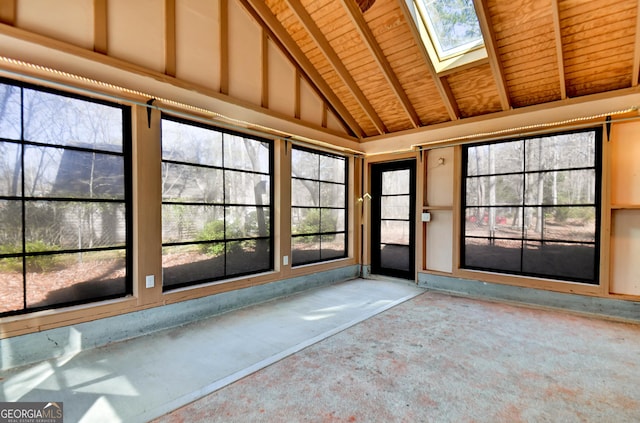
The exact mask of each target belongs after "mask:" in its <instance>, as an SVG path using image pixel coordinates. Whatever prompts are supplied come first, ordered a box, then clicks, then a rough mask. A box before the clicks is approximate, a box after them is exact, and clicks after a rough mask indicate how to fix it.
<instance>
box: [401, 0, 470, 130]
mask: <svg viewBox="0 0 640 423" xmlns="http://www.w3.org/2000/svg"><path fill="white" fill-rule="evenodd" d="M398 4H399V5H400V9H401V10H402V15H403V16H404V20H405V21H406V22H407V25H408V26H409V29H410V30H411V33H412V34H413V39H414V40H415V43H416V45H417V46H418V50H420V54H421V55H422V59H423V60H424V63H425V64H426V65H427V68H428V69H429V74H431V78H432V80H433V83H434V84H435V86H436V89H437V90H438V93H439V94H440V99H441V100H442V103H443V104H444V107H445V108H446V109H447V113H448V114H449V119H451V120H458V119H460V109H458V103H457V102H456V100H455V98H454V97H453V94H452V92H451V89H450V88H449V85H448V83H447V82H446V81H445V80H443V79H442V78H440V77H439V76H438V73H437V72H436V69H435V67H434V66H433V63H431V58H430V57H429V53H428V52H427V48H426V47H425V46H424V44H423V43H422V37H421V36H420V31H419V30H418V27H417V24H416V22H415V21H414V20H413V15H412V13H411V11H410V10H409V7H408V6H407V4H406V2H405V0H401V1H399V2H398Z"/></svg>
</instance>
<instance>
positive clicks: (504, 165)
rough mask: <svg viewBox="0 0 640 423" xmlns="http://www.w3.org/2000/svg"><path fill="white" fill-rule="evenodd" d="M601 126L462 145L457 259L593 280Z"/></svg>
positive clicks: (468, 264)
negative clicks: (461, 221) (458, 257)
mask: <svg viewBox="0 0 640 423" xmlns="http://www.w3.org/2000/svg"><path fill="white" fill-rule="evenodd" d="M600 149H601V131H600V129H590V130H586V131H580V132H571V133H561V134H556V135H549V136H541V137H537V138H528V139H520V140H509V141H503V142H495V143H489V144H476V145H470V146H466V147H464V149H463V154H464V155H463V157H464V159H463V160H464V169H465V174H464V175H463V179H464V187H463V199H462V200H463V216H464V220H463V223H462V225H463V228H462V234H463V243H462V266H463V267H465V268H468V269H477V270H487V271H495V272H503V273H512V274H518V275H528V276H535V277H546V278H551V279H561V280H567V281H575V282H583V283H590V284H597V283H598V269H599V247H598V245H599V239H600V232H599V227H600V225H599V216H600V160H601V159H600Z"/></svg>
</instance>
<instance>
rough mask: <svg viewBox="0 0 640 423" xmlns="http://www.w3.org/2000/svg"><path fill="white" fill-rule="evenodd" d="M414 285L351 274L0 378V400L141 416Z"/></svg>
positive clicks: (215, 385) (88, 413) (80, 416)
mask: <svg viewBox="0 0 640 423" xmlns="http://www.w3.org/2000/svg"><path fill="white" fill-rule="evenodd" d="M422 292H424V291H423V290H422V289H421V288H418V287H417V286H415V285H411V284H408V283H404V282H399V281H385V280H362V279H359V280H353V281H348V282H344V283H339V284H335V285H332V286H328V287H324V288H319V289H313V290H310V291H307V292H304V293H301V294H297V295H294V296H291V297H289V298H285V299H280V300H276V301H271V302H268V303H264V304H260V305H256V306H252V307H248V308H244V309H241V310H237V311H233V312H230V313H226V314H223V315H220V316H216V317H214V318H210V319H206V320H202V321H199V322H196V323H192V324H189V325H186V326H183V327H180V328H175V329H171V330H166V331H163V332H159V333H155V334H152V335H147V336H143V337H139V338H136V339H133V340H129V341H124V342H119V343H115V344H112V345H108V346H106V347H102V348H97V349H93V350H89V351H83V352H80V353H78V354H76V355H73V356H65V357H64V358H63V359H56V360H48V361H45V362H41V363H38V364H34V365H30V366H25V367H22V368H19V369H13V370H8V371H4V372H3V373H2V375H1V376H0V387H1V389H0V401H10V402H15V401H21V402H26V401H47V402H63V403H64V417H65V422H127V423H129V422H146V421H149V420H152V419H154V418H156V417H159V416H162V415H164V414H165V413H168V412H170V411H172V410H174V409H176V408H178V407H181V406H183V405H185V404H188V403H190V402H192V401H194V400H197V399H198V398H201V397H203V396H205V395H207V394H209V393H211V392H214V391H216V390H218V389H220V388H222V387H224V386H226V385H228V384H230V383H232V382H234V381H237V380H239V379H241V378H243V377H245V376H247V375H250V374H252V373H254V372H256V371H258V370H260V369H262V368H264V367H266V366H268V365H270V364H273V363H275V362H277V361H279V360H282V359H283V358H285V357H287V356H290V355H292V354H294V353H296V352H299V351H301V350H302V349H304V348H306V347H308V346H309V345H312V344H315V343H317V342H319V341H321V340H323V339H325V338H327V337H329V336H332V335H335V334H336V333H339V332H341V331H343V330H345V329H347V328H349V327H352V326H353V325H355V324H357V323H359V322H362V321H363V320H365V319H368V318H370V317H371V316H374V315H376V314H378V313H381V312H383V311H385V310H387V309H389V308H391V307H393V306H395V305H397V304H400V303H402V302H404V301H407V300H409V299H410V298H413V297H415V296H416V295H419V294H421V293H422Z"/></svg>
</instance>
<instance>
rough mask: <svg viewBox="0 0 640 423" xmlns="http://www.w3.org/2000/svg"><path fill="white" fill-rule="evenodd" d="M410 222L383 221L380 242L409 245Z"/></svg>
mask: <svg viewBox="0 0 640 423" xmlns="http://www.w3.org/2000/svg"><path fill="white" fill-rule="evenodd" d="M409 232H410V224H409V222H403V221H398V220H383V221H382V222H380V242H382V243H388V244H403V245H409Z"/></svg>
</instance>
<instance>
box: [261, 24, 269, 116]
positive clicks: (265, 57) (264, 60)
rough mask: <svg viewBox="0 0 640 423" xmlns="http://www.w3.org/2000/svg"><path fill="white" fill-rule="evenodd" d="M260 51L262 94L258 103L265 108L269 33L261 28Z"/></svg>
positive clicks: (267, 94) (266, 107)
mask: <svg viewBox="0 0 640 423" xmlns="http://www.w3.org/2000/svg"><path fill="white" fill-rule="evenodd" d="M260 39H261V43H260V44H261V45H260V51H261V52H262V72H261V74H262V84H261V85H262V94H261V96H260V103H261V105H262V107H264V108H265V109H268V108H269V35H268V34H267V31H266V30H265V29H264V28H262V30H261V31H260Z"/></svg>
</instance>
